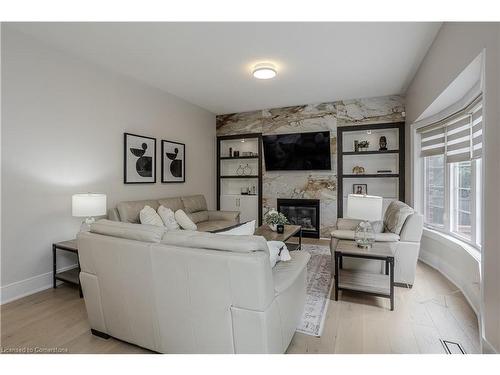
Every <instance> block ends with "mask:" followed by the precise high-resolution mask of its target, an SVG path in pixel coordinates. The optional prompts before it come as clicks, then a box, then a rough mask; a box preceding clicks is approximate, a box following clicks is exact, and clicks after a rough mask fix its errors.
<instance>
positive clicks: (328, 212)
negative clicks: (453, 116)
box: [216, 95, 405, 238]
mask: <svg viewBox="0 0 500 375" xmlns="http://www.w3.org/2000/svg"><path fill="white" fill-rule="evenodd" d="M404 111H405V107H404V99H403V97H401V96H398V95H395V96H383V97H375V98H365V99H354V100H339V101H334V102H326V103H320V104H308V105H300V106H292V107H282V108H274V109H263V110H257V111H251V112H241V113H232V114H224V115H218V116H217V118H216V119H217V120H216V122H217V135H218V136H220V135H236V134H246V133H261V134H263V135H267V134H286V133H301V132H315V131H330V150H331V165H332V170H331V171H266V170H265V166H263V187H262V189H263V191H262V198H263V199H262V205H263V207H262V212H263V214H265V213H267V212H268V211H269V209H270V208H275V209H277V199H278V198H286V199H318V200H319V202H320V237H322V238H329V237H330V233H331V231H332V229H333V226H334V225H335V223H336V221H337V170H336V168H337V127H339V126H349V125H350V126H352V125H364V124H377V123H390V122H402V121H403V122H404V121H405V118H404Z"/></svg>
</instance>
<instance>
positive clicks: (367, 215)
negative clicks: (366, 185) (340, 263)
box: [347, 194, 383, 248]
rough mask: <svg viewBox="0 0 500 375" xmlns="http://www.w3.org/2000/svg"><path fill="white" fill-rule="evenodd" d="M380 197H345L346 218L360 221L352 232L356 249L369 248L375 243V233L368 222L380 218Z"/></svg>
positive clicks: (381, 201)
mask: <svg viewBox="0 0 500 375" xmlns="http://www.w3.org/2000/svg"><path fill="white" fill-rule="evenodd" d="M382 203H383V199H382V197H377V196H374V195H359V194H349V196H348V197H347V218H349V219H358V220H362V221H361V222H360V223H359V224H358V226H357V227H356V230H355V231H354V240H355V241H356V243H357V244H358V247H361V248H369V247H371V245H372V244H373V243H374V242H375V232H374V230H373V226H372V224H371V223H370V221H378V220H380V219H381V218H382Z"/></svg>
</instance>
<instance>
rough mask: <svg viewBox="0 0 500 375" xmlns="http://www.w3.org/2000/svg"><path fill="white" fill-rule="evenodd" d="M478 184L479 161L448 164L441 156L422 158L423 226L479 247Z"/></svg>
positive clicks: (480, 189)
mask: <svg viewBox="0 0 500 375" xmlns="http://www.w3.org/2000/svg"><path fill="white" fill-rule="evenodd" d="M447 181H449V182H448V183H447ZM481 181H482V178H481V159H476V160H470V161H462V162H457V163H448V164H447V163H445V158H444V156H443V155H435V156H427V157H425V158H424V197H423V198H424V217H425V224H426V225H427V226H428V227H431V228H434V229H437V230H441V231H444V232H446V233H449V234H452V235H454V236H456V237H459V238H460V239H462V240H465V241H466V242H468V243H470V244H471V245H473V246H476V247H481V202H482V194H481V191H482V187H481Z"/></svg>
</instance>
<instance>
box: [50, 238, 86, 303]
mask: <svg viewBox="0 0 500 375" xmlns="http://www.w3.org/2000/svg"><path fill="white" fill-rule="evenodd" d="M57 250H61V251H69V252H70V253H73V254H76V257H77V262H78V263H77V264H78V265H77V266H76V267H73V268H70V269H69V270H66V271H62V272H57ZM52 266H53V287H54V289H55V288H57V280H60V281H64V282H65V283H69V284H73V285H76V286H78V290H79V292H80V298H82V297H83V292H82V287H81V285H80V260H79V259H78V246H77V242H76V239H73V240H69V241H62V242H57V243H54V244H52Z"/></svg>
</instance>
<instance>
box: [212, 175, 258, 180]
mask: <svg viewBox="0 0 500 375" xmlns="http://www.w3.org/2000/svg"><path fill="white" fill-rule="evenodd" d="M220 178H246V179H248V178H259V176H257V175H241V176H240V175H236V176H220Z"/></svg>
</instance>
